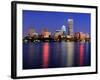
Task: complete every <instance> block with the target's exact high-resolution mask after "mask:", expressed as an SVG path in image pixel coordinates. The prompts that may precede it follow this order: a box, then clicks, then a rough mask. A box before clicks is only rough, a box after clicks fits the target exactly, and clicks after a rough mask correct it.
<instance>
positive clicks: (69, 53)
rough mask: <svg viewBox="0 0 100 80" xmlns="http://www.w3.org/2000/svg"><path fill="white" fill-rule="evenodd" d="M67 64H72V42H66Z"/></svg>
mask: <svg viewBox="0 0 100 80" xmlns="http://www.w3.org/2000/svg"><path fill="white" fill-rule="evenodd" d="M66 45H67V66H73V60H74V59H73V58H74V42H67V44H66Z"/></svg>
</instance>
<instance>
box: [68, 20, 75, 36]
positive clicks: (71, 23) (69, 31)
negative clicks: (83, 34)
mask: <svg viewBox="0 0 100 80" xmlns="http://www.w3.org/2000/svg"><path fill="white" fill-rule="evenodd" d="M73 34H74V33H73V19H68V35H70V36H73Z"/></svg>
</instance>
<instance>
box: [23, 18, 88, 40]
mask: <svg viewBox="0 0 100 80" xmlns="http://www.w3.org/2000/svg"><path fill="white" fill-rule="evenodd" d="M67 24H68V27H67V29H66V26H64V25H63V26H62V27H61V29H60V30H55V32H54V33H51V32H49V31H48V29H47V28H44V29H43V30H42V31H41V33H40V34H38V33H36V31H35V29H34V28H30V29H29V31H28V34H27V35H26V36H25V37H24V39H23V41H24V42H40V41H58V42H60V41H76V42H77V41H90V35H89V33H83V32H75V33H74V29H73V24H74V21H73V19H68V21H67Z"/></svg>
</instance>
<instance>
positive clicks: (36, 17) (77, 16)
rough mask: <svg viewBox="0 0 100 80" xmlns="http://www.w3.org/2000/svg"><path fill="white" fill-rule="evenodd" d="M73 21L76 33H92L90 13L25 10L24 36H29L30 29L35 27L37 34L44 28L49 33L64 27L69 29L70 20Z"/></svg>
mask: <svg viewBox="0 0 100 80" xmlns="http://www.w3.org/2000/svg"><path fill="white" fill-rule="evenodd" d="M69 18H70V19H73V21H74V22H73V28H74V33H75V32H85V33H90V27H91V25H90V24H91V23H90V22H91V21H90V20H91V15H90V14H88V13H74V12H73V13H69V12H48V11H30V10H23V35H24V36H25V35H27V32H28V29H29V28H30V27H33V28H34V29H35V31H36V32H37V33H40V32H41V30H42V29H43V28H47V29H48V31H49V32H52V33H53V32H55V31H56V30H60V29H61V27H62V26H63V25H65V26H66V31H67V28H68V23H67V20H68V19H69Z"/></svg>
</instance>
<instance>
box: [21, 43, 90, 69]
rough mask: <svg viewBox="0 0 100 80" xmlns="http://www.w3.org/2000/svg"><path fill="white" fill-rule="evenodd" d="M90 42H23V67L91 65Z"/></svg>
mask: <svg viewBox="0 0 100 80" xmlns="http://www.w3.org/2000/svg"><path fill="white" fill-rule="evenodd" d="M90 62H91V60H90V43H89V42H44V43H43V42H40V43H23V69H39V68H58V67H77V66H78V67H79V66H90Z"/></svg>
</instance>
